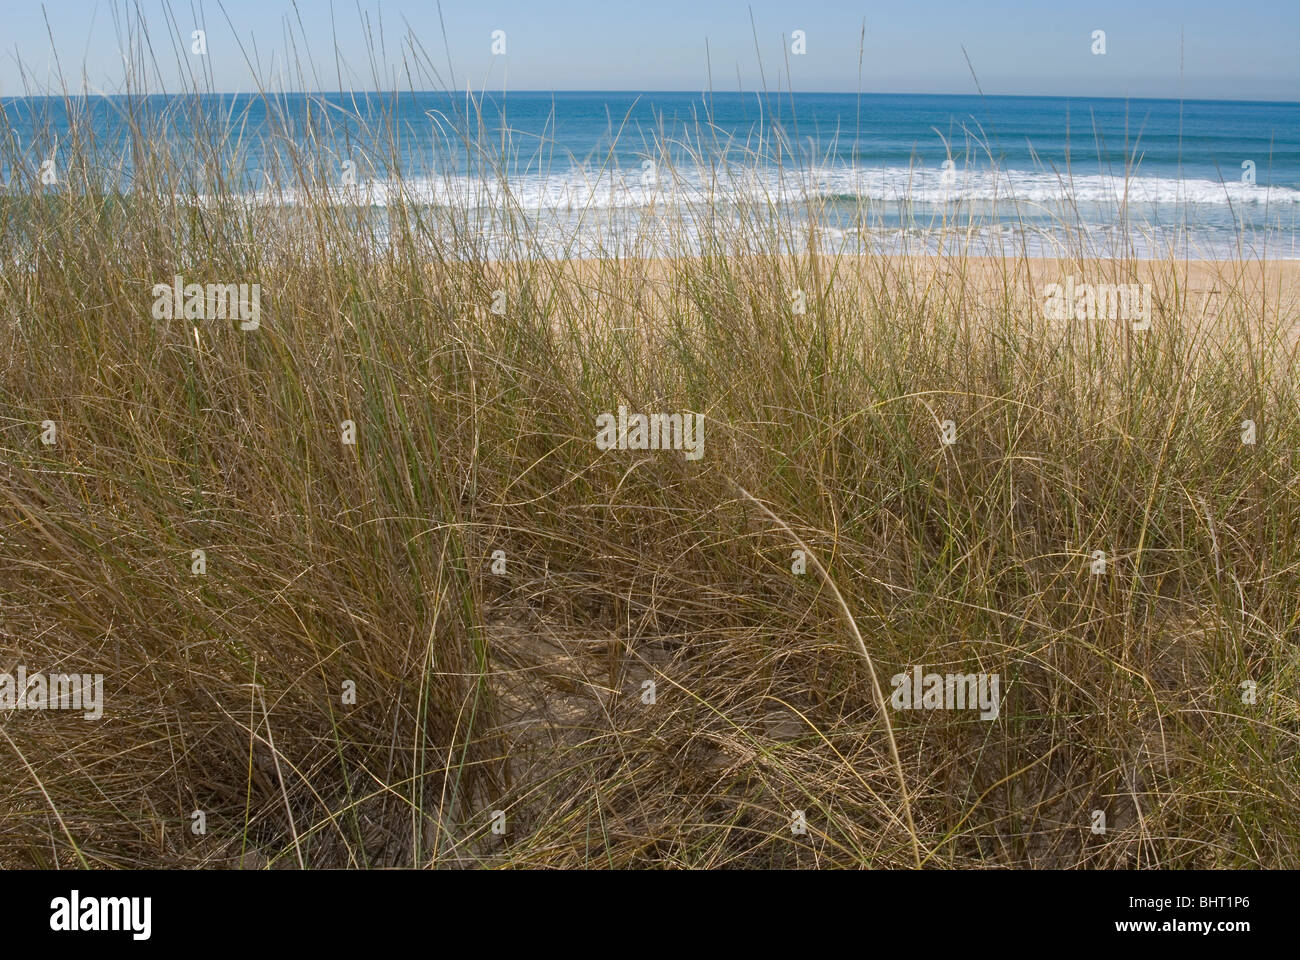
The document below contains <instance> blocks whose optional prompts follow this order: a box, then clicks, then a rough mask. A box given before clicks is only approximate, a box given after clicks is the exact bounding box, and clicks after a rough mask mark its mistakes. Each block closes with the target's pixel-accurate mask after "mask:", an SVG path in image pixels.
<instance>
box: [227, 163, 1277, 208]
mask: <svg viewBox="0 0 1300 960" xmlns="http://www.w3.org/2000/svg"><path fill="white" fill-rule="evenodd" d="M329 197H330V199H331V200H333V201H334V202H337V203H341V204H349V205H362V206H378V207H382V206H388V205H390V204H392V203H394V202H395V201H397V200H398V199H399V198H400V199H403V200H405V201H406V202H412V203H425V204H432V205H437V206H457V207H476V206H484V207H503V208H504V207H506V206H509V207H513V208H515V209H518V210H524V211H555V210H568V209H619V208H624V207H644V206H647V205H650V204H656V205H657V204H669V205H671V204H676V203H687V204H689V203H715V204H716V203H752V202H775V203H798V202H805V201H808V200H826V199H841V200H855V199H861V200H864V201H879V202H889V203H895V202H911V203H919V204H953V203H992V202H1006V203H1018V204H1031V205H1032V204H1040V205H1042V206H1044V207H1053V208H1054V207H1058V206H1060V205H1061V204H1065V203H1073V204H1096V205H1102V206H1106V207H1115V208H1118V207H1120V206H1121V205H1134V204H1138V205H1151V206H1161V205H1172V204H1193V205H1202V206H1223V207H1228V206H1237V207H1243V206H1244V207H1249V206H1261V205H1264V204H1269V205H1278V206H1286V205H1291V204H1295V203H1300V190H1296V189H1293V188H1290V187H1284V186H1265V185H1262V184H1247V183H1242V182H1241V181H1240V180H1234V179H1225V180H1223V181H1216V180H1210V179H1203V178H1182V179H1179V178H1175V177H1162V176H1146V175H1141V174H1135V175H1133V176H1130V177H1127V178H1126V177H1124V176H1122V175H1118V174H1115V175H1112V174H1107V173H1100V174H1082V175H1066V174H1057V173H1055V172H1049V171H1024V170H996V171H994V170H971V171H962V170H956V171H953V172H952V173H951V174H948V175H945V174H944V173H943V172H941V171H937V170H933V169H924V168H915V167H914V168H907V167H849V166H833V167H832V166H828V167H817V168H813V169H806V170H778V169H775V168H754V167H733V168H722V169H721V170H719V171H716V172H710V171H702V170H695V169H686V170H683V169H681V168H674V169H668V168H662V167H661V168H660V170H659V172H658V174H657V176H655V177H653V178H651V177H649V176H646V175H643V174H641V173H639V172H637V171H631V172H620V171H604V172H589V171H586V170H583V169H582V168H573V169H570V170H566V171H560V172H550V173H545V174H537V173H525V174H519V175H515V176H505V177H480V176H473V177H470V176H464V175H459V174H457V175H447V176H438V175H435V176H432V177H430V176H418V175H412V176H408V177H406V178H404V179H402V180H400V181H397V180H383V181H375V180H372V181H367V182H363V183H358V184H357V185H355V186H347V187H343V186H340V187H337V188H335V189H334V190H333V191H331V192H330V194H329ZM249 198H250V199H252V200H253V201H255V202H261V203H278V204H294V203H297V202H299V200H300V195H299V193H298V192H297V191H296V190H295V189H292V188H285V189H279V188H273V187H267V188H264V189H261V190H258V191H255V192H253V193H252V194H250V195H249Z"/></svg>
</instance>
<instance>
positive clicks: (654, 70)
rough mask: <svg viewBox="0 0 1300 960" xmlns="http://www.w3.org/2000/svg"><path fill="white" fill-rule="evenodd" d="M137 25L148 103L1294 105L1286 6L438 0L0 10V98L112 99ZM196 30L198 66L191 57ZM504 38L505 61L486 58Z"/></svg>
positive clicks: (59, 5)
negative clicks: (1031, 100)
mask: <svg viewBox="0 0 1300 960" xmlns="http://www.w3.org/2000/svg"><path fill="white" fill-rule="evenodd" d="M751 9H752V13H753V26H752V27H751V22H750V11H751ZM864 18H865V20H866V35H865V39H862V55H861V60H862V62H861V76H860V77H859V41H860V39H861V30H862V23H863V19H864ZM442 23H445V26H446V41H445V47H444V39H443V27H442ZM141 24H143V26H144V27H145V28H147V32H148V35H149V40H150V47H151V50H152V54H151V56H147V55H146V56H144V57H141V55H140V53H139V52H138V51H137V52H136V53H135V54H134V59H136V61H137V65H138V64H139V62H140V61H141V60H143V62H145V63H148V64H149V71H148V72H149V75H150V82H149V87H148V89H149V90H150V91H156V90H158V89H160V88H161V89H165V90H176V89H178V87H179V85H178V83H177V81H178V78H179V77H181V76H182V71H183V70H193V71H195V72H196V73H198V72H201V71H202V72H205V73H206V74H207V75H209V76H210V78H211V86H212V89H215V90H221V91H244V92H248V91H252V90H256V89H257V87H258V83H257V81H256V80H255V78H256V77H260V78H262V81H263V83H264V84H267V85H269V86H271V87H273V88H275V89H279V88H280V86H281V84H283V87H284V89H289V90H301V89H307V90H337V89H375V88H385V89H390V88H393V87H394V86H396V87H399V88H402V89H410V88H411V87H412V85H414V86H417V87H419V88H422V89H437V88H450V87H452V86H453V83H452V79H453V76H454V87H455V88H456V89H464V88H465V87H467V86H469V87H473V88H474V89H475V90H483V89H486V90H489V91H500V90H502V89H506V90H686V91H698V90H704V89H708V88H709V87H710V86H711V87H712V89H714V90H736V89H744V90H755V89H763V88H767V89H769V90H776V89H782V90H784V89H788V88H789V87H791V86H793V89H794V90H796V91H808V92H811V91H844V92H851V91H856V90H859V89H860V90H862V91H864V92H881V93H977V92H978V91H977V89H976V85H975V81H974V80H973V79H972V76H971V67H973V69H974V72H975V75H976V76H977V77H978V78H979V82H980V86H981V87H982V89H983V92H984V93H986V94H1020V95H1048V96H1062V95H1065V96H1081V97H1082V96H1107V97H1178V96H1184V97H1187V98H1191V99H1196V98H1206V99H1229V100H1238V99H1241V100H1252V99H1255V100H1290V101H1300V57H1297V55H1296V50H1295V45H1296V43H1297V41H1300V3H1298V2H1296V0H1264V2H1258V3H1249V2H1248V3H1245V4H1236V5H1233V4H1229V3H1226V2H1223V0H1216V2H1210V0H1184V2H1177V0H1152V2H1149V3H1143V4H1135V3H1133V2H1132V0H1097V2H1090V3H1087V4H1071V5H1065V4H1061V3H1058V2H1052V0H1035V2H1031V0H985V2H978V3H971V2H968V0H929V2H925V3H912V2H908V0H904V2H902V3H879V2H873V3H849V2H840V0H822V2H815V0H814V2H792V0H783V2H777V0H753V2H752V3H749V4H747V3H743V2H721V0H647V2H640V3H630V2H608V3H595V2H590V0H581V2H579V0H511V2H475V0H444V2H443V3H442V6H441V22H440V17H439V6H438V3H437V2H436V0H385V2H378V0H337V2H334V3H330V2H329V0H299V2H298V3H297V6H296V8H295V5H294V4H293V3H292V2H291V0H222V2H220V3H219V2H216V0H206V2H200V0H193V2H192V3H191V2H189V0H186V2H177V3H163V2H159V0H138V3H137V4H132V5H131V6H128V5H125V4H123V3H121V2H116V0H47V2H46V3H44V4H41V5H38V4H27V3H24V4H22V5H21V6H10V7H8V9H6V10H5V15H4V20H3V24H2V25H0V95H4V96H20V95H22V94H23V93H49V92H56V93H57V92H61V90H62V89H63V88H64V87H66V88H67V89H68V90H69V91H71V92H74V93H76V92H81V91H82V90H83V89H85V90H88V91H90V92H104V93H118V92H122V90H123V89H124V87H123V79H124V76H123V71H124V64H123V60H124V55H125V56H132V54H131V43H130V42H129V40H128V36H129V35H130V34H131V33H133V32H135V33H139V28H140V26H141ZM196 28H203V29H205V31H206V42H207V56H206V57H200V56H196V55H194V54H193V53H192V52H191V44H192V40H191V31H192V30H194V29H196ZM496 30H501V31H504V33H505V50H506V52H505V54H504V55H494V53H493V52H492V47H493V31H496ZM796 30H802V31H803V32H804V38H805V39H804V44H805V49H806V52H805V53H803V54H802V55H799V54H796V53H794V52H792V44H793V40H792V36H793V32H794V31H796ZM1094 30H1104V31H1105V33H1106V53H1105V55H1104V56H1098V55H1096V54H1094V53H1093V52H1092V48H1093V46H1094V42H1093V37H1092V34H1093V31H1094ZM51 34H52V35H53V44H51V39H50V35H51ZM755 34H757V44H756V42H755ZM368 40H369V41H371V42H370V43H369V44H368V42H367V41H368ZM706 44H707V46H706ZM1180 44H1181V53H1180ZM241 47H242V48H241ZM963 47H964V48H965V54H963ZM413 49H414V50H415V51H416V52H415V53H414V54H413V53H412V50H413ZM336 52H337V55H336ZM449 55H450V69H449V68H448V59H449ZM967 55H968V56H969V58H970V63H971V67H968V66H967V63H966V56H967ZM1180 55H1181V59H1182V79H1181V81H1180V76H1179V74H1180V69H1179V63H1180ZM295 60H296V61H298V62H299V63H301V64H302V70H303V73H304V74H305V76H304V77H302V78H301V79H300V78H299V76H298V74H297V70H295V69H293V68H292V64H293V63H294V62H295ZM760 60H761V66H760ZM414 61H419V62H421V64H422V66H421V67H420V68H419V69H418V71H417V70H414V69H413V70H411V71H410V72H409V73H408V64H410V63H412V62H414ZM430 65H431V67H430ZM710 69H711V78H712V79H711V82H710ZM155 70H156V73H155ZM434 70H436V71H437V76H436V77H435V75H434ZM60 75H61V76H62V78H63V79H62V80H60ZM83 81H84V82H83Z"/></svg>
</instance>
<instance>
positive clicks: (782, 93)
mask: <svg viewBox="0 0 1300 960" xmlns="http://www.w3.org/2000/svg"><path fill="white" fill-rule="evenodd" d="M463 93H464V94H465V95H473V96H477V97H480V98H487V97H508V96H509V95H510V94H512V93H514V94H549V95H555V94H588V95H592V94H607V95H619V94H621V95H626V96H647V95H653V94H675V95H689V96H695V95H697V94H698V95H699V96H701V97H710V96H714V97H716V96H744V97H748V96H767V97H789V96H795V97H809V96H842V97H854V96H856V97H964V98H969V99H972V100H1116V101H1121V102H1132V101H1139V100H1151V101H1161V102H1166V103H1242V104H1271V105H1287V106H1300V100H1286V99H1260V98H1257V97H1252V98H1234V97H1155V96H1114V95H1099V94H1073V93H1060V94H1053V93H921V92H913V91H875V90H857V91H855V90H794V91H792V90H788V89H786V90H777V91H771V90H757V89H756V90H685V89H677V90H674V89H644V90H638V89H625V90H615V89H604V88H591V89H577V88H574V89H560V88H542V87H537V88H533V87H527V88H524V87H521V88H517V89H509V90H489V89H486V88H481V89H479V90H472V89H468V88H467V89H466V90H465V91H463ZM379 94H388V95H392V94H397V95H399V96H401V95H419V94H436V95H442V96H461V95H462V91H460V90H456V91H452V90H445V89H444V90H436V89H425V90H408V89H403V90H397V89H391V88H383V89H364V90H356V89H354V90H203V91H178V92H167V91H158V92H151V93H141V92H130V93H105V92H104V91H102V90H100V91H96V92H89V91H81V92H76V93H74V92H67V93H41V94H21V95H10V94H0V103H2V102H5V101H13V100H63V99H72V98H78V99H80V98H89V97H102V98H104V99H111V98H115V97H133V96H137V97H139V96H143V97H181V96H195V95H197V96H219V97H229V96H234V97H239V96H250V97H267V96H272V97H276V96H304V97H305V96H314V97H329V96H359V95H366V96H375V95H379Z"/></svg>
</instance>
